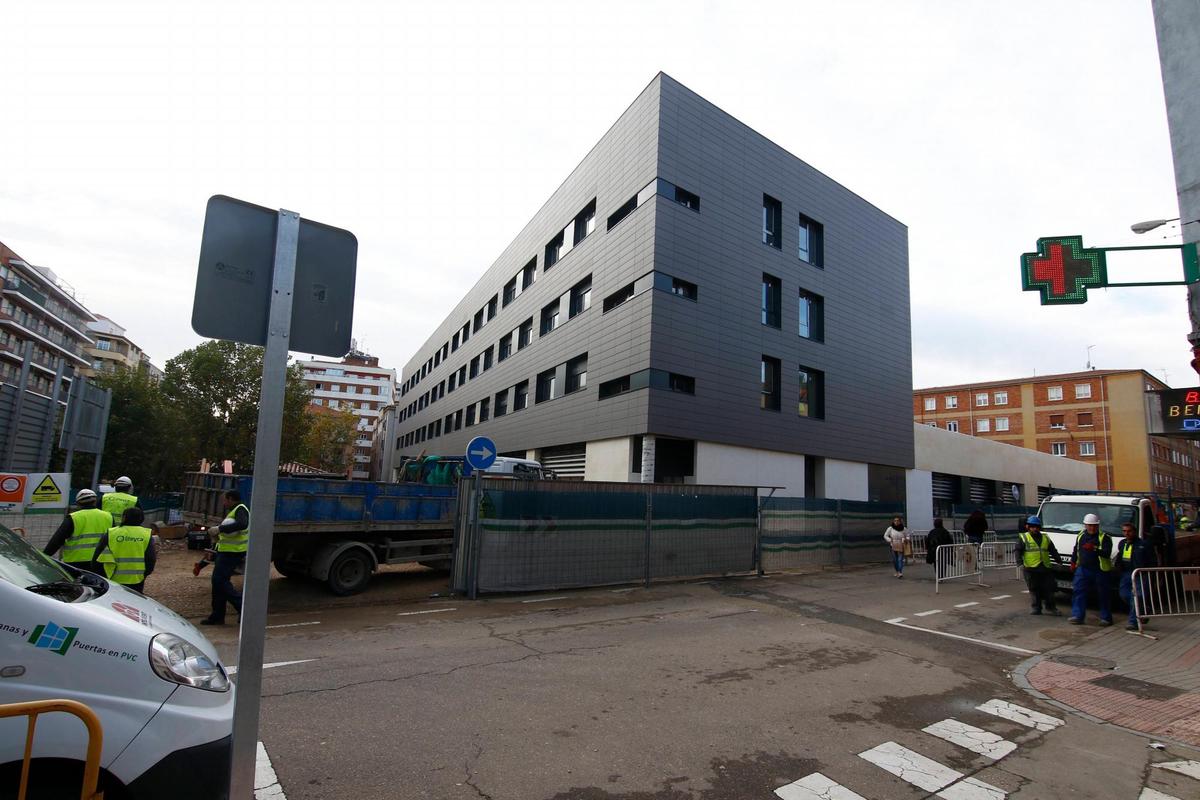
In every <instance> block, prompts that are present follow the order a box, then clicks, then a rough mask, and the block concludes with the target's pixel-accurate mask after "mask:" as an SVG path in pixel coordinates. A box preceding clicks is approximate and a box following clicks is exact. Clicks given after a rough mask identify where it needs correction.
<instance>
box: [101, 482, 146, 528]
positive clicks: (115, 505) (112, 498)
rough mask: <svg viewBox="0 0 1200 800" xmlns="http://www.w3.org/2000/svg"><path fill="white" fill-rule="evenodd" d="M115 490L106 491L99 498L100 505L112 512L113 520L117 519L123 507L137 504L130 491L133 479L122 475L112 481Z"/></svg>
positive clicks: (122, 511)
mask: <svg viewBox="0 0 1200 800" xmlns="http://www.w3.org/2000/svg"><path fill="white" fill-rule="evenodd" d="M113 488H115V489H116V491H115V492H108V493H107V494H105V495H104V497H103V498H101V500H100V507H101V508H102V509H104V510H105V511H107V512H108V513H110V514H112V516H113V520H114V521H119V520H120V519H121V518H122V516H121V515H122V514H124V513H125V509H127V508H132V507H134V506H136V505H137V504H138V499H137V497H135V496H134V495H133V494H131V492H132V491H133V481H131V480H129V478H128V476H126V475H122V476H121V477H119V478H117V479H116V480H115V481H114V482H113Z"/></svg>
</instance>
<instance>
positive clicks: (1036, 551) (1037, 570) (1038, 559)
mask: <svg viewBox="0 0 1200 800" xmlns="http://www.w3.org/2000/svg"><path fill="white" fill-rule="evenodd" d="M1016 550H1017V558H1019V559H1020V560H1021V566H1022V567H1023V568H1024V572H1025V585H1026V586H1028V587H1029V604H1030V605H1031V606H1032V607H1033V610H1032V611H1030V612H1029V613H1030V614H1041V613H1042V606H1043V605H1044V606H1045V607H1046V612H1047V613H1049V614H1053V615H1054V616H1056V617H1057V616H1060V612H1059V610H1058V605H1057V604H1056V603H1055V600H1054V593H1055V591H1056V589H1057V586H1056V584H1055V581H1054V572H1053V571H1052V570H1051V569H1050V565H1051V564H1057V563H1059V562H1060V561H1061V560H1062V559H1061V557H1060V556H1059V555H1058V550H1056V549H1055V547H1054V542H1052V541H1050V537H1049V536H1047V535H1046V534H1044V533H1042V520H1041V518H1039V517H1036V516H1032V517H1029V518H1028V519H1026V520H1025V530H1024V531H1022V532H1021V534H1020V536H1018V537H1017V548H1016Z"/></svg>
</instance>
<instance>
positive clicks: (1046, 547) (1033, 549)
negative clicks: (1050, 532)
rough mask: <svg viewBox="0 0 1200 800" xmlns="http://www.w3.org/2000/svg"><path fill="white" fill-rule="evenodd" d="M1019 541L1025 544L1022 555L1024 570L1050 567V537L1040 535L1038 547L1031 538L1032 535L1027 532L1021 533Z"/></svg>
mask: <svg viewBox="0 0 1200 800" xmlns="http://www.w3.org/2000/svg"><path fill="white" fill-rule="evenodd" d="M1021 541H1022V542H1024V543H1025V552H1024V553H1022V555H1021V559H1022V564H1023V565H1024V567H1025V568H1026V569H1036V568H1037V567H1049V566H1050V537H1049V536H1047V535H1046V534H1044V533H1043V534H1042V543H1041V544H1040V545H1039V544H1038V543H1037V541H1036V540H1035V539H1034V538H1033V534H1032V533H1030V532H1029V531H1021Z"/></svg>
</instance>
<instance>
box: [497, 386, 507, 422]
mask: <svg viewBox="0 0 1200 800" xmlns="http://www.w3.org/2000/svg"><path fill="white" fill-rule="evenodd" d="M495 408H496V417H497V419H498V418H500V417H503V416H504V415H505V414H507V413H508V389H503V390H501V391H499V392H496V404H495Z"/></svg>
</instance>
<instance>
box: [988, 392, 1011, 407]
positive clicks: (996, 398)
mask: <svg viewBox="0 0 1200 800" xmlns="http://www.w3.org/2000/svg"><path fill="white" fill-rule="evenodd" d="M992 402H993V403H995V404H996V405H998V406H1006V405H1008V392H993V393H992Z"/></svg>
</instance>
